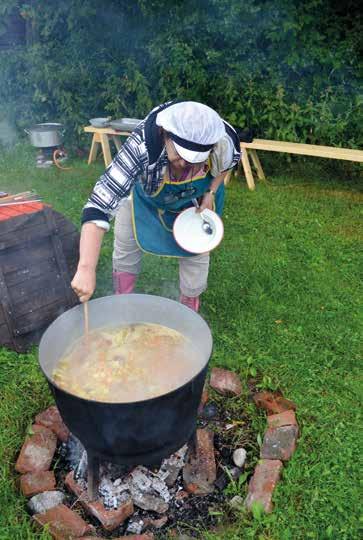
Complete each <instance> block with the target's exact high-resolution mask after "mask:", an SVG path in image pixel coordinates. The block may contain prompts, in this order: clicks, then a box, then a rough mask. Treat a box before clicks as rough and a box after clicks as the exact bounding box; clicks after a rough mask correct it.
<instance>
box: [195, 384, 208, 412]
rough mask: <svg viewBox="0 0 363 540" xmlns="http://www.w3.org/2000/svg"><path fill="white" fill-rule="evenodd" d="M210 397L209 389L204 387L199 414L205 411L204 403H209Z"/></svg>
mask: <svg viewBox="0 0 363 540" xmlns="http://www.w3.org/2000/svg"><path fill="white" fill-rule="evenodd" d="M208 397H209V396H208V390H206V389H204V390H203V393H202V397H201V399H200V403H199V407H198V416H199V415H200V414H201V413H202V412H203V409H204V405H205V404H206V403H207V401H208Z"/></svg>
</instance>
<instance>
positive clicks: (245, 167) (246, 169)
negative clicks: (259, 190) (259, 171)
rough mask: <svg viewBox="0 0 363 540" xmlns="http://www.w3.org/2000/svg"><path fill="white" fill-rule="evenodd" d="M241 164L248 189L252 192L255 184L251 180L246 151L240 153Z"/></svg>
mask: <svg viewBox="0 0 363 540" xmlns="http://www.w3.org/2000/svg"><path fill="white" fill-rule="evenodd" d="M241 163H242V167H243V171H244V173H245V177H246V181H247V185H248V188H249V189H250V190H251V191H253V190H254V189H255V182H254V180H253V174H252V171H251V165H250V162H249V159H248V152H247V150H245V151H242V152H241Z"/></svg>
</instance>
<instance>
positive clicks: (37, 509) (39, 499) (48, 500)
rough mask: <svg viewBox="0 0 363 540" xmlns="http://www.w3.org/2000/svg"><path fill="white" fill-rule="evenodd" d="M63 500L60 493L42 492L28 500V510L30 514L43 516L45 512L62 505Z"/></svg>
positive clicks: (63, 497) (62, 495)
mask: <svg viewBox="0 0 363 540" xmlns="http://www.w3.org/2000/svg"><path fill="white" fill-rule="evenodd" d="M64 499H65V495H64V493H63V492H62V491H43V493H38V495H34V497H32V498H31V499H30V501H29V502H28V508H29V510H30V512H31V513H32V514H44V512H46V511H47V510H50V509H51V508H54V507H55V506H58V505H59V504H62V503H63V502H64Z"/></svg>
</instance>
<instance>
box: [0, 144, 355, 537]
mask: <svg viewBox="0 0 363 540" xmlns="http://www.w3.org/2000/svg"><path fill="white" fill-rule="evenodd" d="M263 160H264V165H265V169H266V172H268V171H269V170H271V171H274V174H273V175H272V176H271V177H270V178H269V180H270V182H268V183H266V184H261V183H260V184H259V185H258V187H257V190H256V191H255V192H249V191H248V190H247V189H246V186H245V183H242V182H240V181H238V180H237V179H234V180H233V181H232V183H231V184H230V185H229V186H228V196H227V205H226V209H225V214H224V222H225V238H224V241H223V243H222V245H221V247H219V248H218V249H217V250H216V251H215V253H213V256H212V265H211V272H210V278H209V289H208V291H207V292H206V293H205V294H204V295H203V299H202V315H203V316H204V317H205V319H206V320H207V321H208V323H209V324H210V327H211V329H212V333H213V336H214V341H215V346H214V354H213V358H212V365H213V366H220V367H226V368H230V369H233V370H235V371H237V372H239V373H240V374H241V377H242V379H243V381H244V384H246V381H247V377H248V374H249V370H251V367H252V368H255V369H256V370H257V371H258V373H259V377H260V380H261V382H262V384H263V386H264V387H266V388H273V389H274V388H279V389H281V390H282V392H283V393H284V395H285V396H286V397H288V398H290V399H292V400H294V401H295V402H296V404H297V414H298V421H299V424H300V426H301V436H300V439H299V443H298V449H297V451H296V453H295V454H294V457H293V459H292V460H291V461H290V462H289V463H288V464H287V466H286V467H285V469H284V474H283V480H282V482H281V483H280V484H279V485H278V487H277V489H276V491H275V495H274V502H275V511H274V512H273V513H272V514H271V515H269V516H256V517H255V519H253V518H251V517H250V516H248V515H246V514H245V513H244V512H241V513H240V515H238V516H237V517H236V518H235V521H234V523H233V525H232V527H229V526H228V525H227V524H226V523H224V522H222V523H221V529H220V530H221V532H219V533H214V534H209V533H207V532H204V533H202V535H201V538H208V540H209V539H212V538H213V539H226V540H237V539H245V538H246V539H251V538H253V539H258V540H267V539H268V540H298V539H299V540H300V539H301V540H302V539H315V540H324V539H329V538H331V539H334V540H338V539H339V540H340V539H342V540H343V539H346V540H353V539H356V538H358V537H359V534H358V530H359V526H358V524H359V515H358V513H359V506H360V504H359V501H360V500H361V493H360V491H359V460H360V454H361V444H360V438H359V429H360V423H361V402H360V400H361V396H362V384H361V370H360V366H359V355H360V337H361V328H362V326H361V322H362V319H361V316H360V311H359V308H360V299H361V291H360V280H359V270H360V264H359V263H360V261H361V255H360V252H359V249H358V248H359V245H360V246H361V245H362V244H361V230H360V219H361V208H362V206H361V204H360V203H361V202H362V199H363V196H362V194H361V193H360V192H359V183H358V180H359V168H358V167H356V166H353V165H350V164H345V165H341V164H337V163H336V162H335V163H332V162H328V161H323V160H322V161H320V160H314V159H306V160H305V159H303V158H297V159H296V160H293V161H292V162H290V163H287V162H285V160H284V158H283V157H282V156H276V157H269V156H263ZM33 164H34V150H33V149H30V148H27V147H22V146H19V147H17V149H16V151H13V152H12V153H4V152H3V153H2V154H0V190H7V191H10V192H16V191H24V190H27V189H30V188H34V189H36V191H37V192H38V193H39V194H40V195H42V196H43V197H44V200H45V201H46V202H49V203H51V204H52V205H53V207H54V208H55V209H56V210H58V211H60V212H62V213H64V214H65V215H66V216H67V217H68V218H69V219H71V220H72V221H73V222H74V223H76V224H78V223H79V215H80V211H81V208H82V205H83V203H84V201H85V199H86V197H87V194H88V192H89V190H90V189H91V186H92V185H93V183H94V181H95V179H96V178H97V176H98V175H99V174H100V173H101V172H102V169H103V167H102V163H101V162H98V163H96V164H95V165H92V166H90V167H88V166H87V165H86V164H85V162H84V161H81V160H75V161H73V162H72V167H73V169H72V170H71V171H69V172H65V171H64V172H62V171H59V170H55V169H52V170H39V169H36V168H35V167H34V165H33ZM111 252H112V234H109V235H107V239H106V242H105V244H104V247H103V252H102V257H101V261H100V265H99V273H98V288H97V295H104V294H108V293H110V292H111V277H110V276H111ZM175 264H176V263H175V261H170V260H166V259H165V260H163V261H162V264H161V262H160V259H159V258H156V257H155V258H154V257H152V256H147V257H145V260H144V267H143V274H142V277H141V279H140V281H139V284H138V290H139V291H144V292H148V293H154V294H161V295H165V296H169V297H173V298H175V297H176V296H177V292H178V282H177V272H176V266H175ZM247 366H249V368H248V367H247ZM49 403H51V396H50V394H49V391H48V389H47V386H46V384H45V382H44V380H43V377H42V375H41V373H40V371H39V369H38V367H37V355H36V351H33V352H30V353H29V354H27V355H18V354H15V353H13V352H9V351H6V350H4V349H0V426H1V432H0V509H1V515H0V539H1V540H25V539H30V538H31V539H33V538H34V539H35V538H44V539H45V538H46V537H47V536H46V534H44V533H43V535H42V534H37V533H35V532H34V530H33V529H32V526H31V523H30V519H29V517H28V515H27V513H26V512H25V510H24V501H23V500H22V498H21V497H20V496H19V493H18V490H17V484H16V475H15V474H14V468H13V465H14V461H15V459H16V455H17V452H18V450H19V448H20V446H21V444H22V441H23V438H24V434H25V432H26V430H27V426H28V425H29V423H30V422H31V420H32V419H33V418H34V416H35V414H36V413H37V412H39V411H40V410H42V409H43V408H44V407H45V406H46V405H47V404H49ZM253 414H254V416H255V425H256V429H257V430H260V431H261V433H262V432H263V429H264V418H263V415H262V414H260V413H259V412H258V411H255V412H253ZM245 489H246V486H242V487H241V494H242V495H243V494H244V493H245Z"/></svg>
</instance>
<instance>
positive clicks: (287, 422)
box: [267, 410, 297, 428]
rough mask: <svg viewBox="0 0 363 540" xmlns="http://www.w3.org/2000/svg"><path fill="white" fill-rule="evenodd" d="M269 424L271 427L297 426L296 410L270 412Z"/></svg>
mask: <svg viewBox="0 0 363 540" xmlns="http://www.w3.org/2000/svg"><path fill="white" fill-rule="evenodd" d="M267 424H268V427H269V428H278V427H282V426H297V421H296V416H295V412H294V411H291V410H289V411H285V412H282V413H279V414H270V416H268V417H267Z"/></svg>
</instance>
